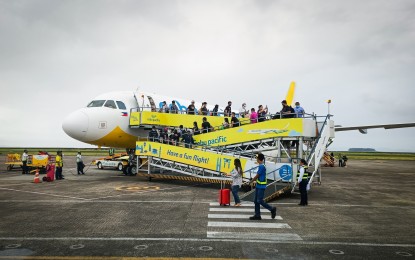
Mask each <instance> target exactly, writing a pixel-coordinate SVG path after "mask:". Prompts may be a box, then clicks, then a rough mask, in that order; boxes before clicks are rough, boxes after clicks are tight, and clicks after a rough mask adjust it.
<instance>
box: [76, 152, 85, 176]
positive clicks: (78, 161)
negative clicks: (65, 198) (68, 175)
mask: <svg viewBox="0 0 415 260" xmlns="http://www.w3.org/2000/svg"><path fill="white" fill-rule="evenodd" d="M76 170H77V172H78V175H79V174H84V162H83V160H82V155H81V152H78V154H77V155H76Z"/></svg>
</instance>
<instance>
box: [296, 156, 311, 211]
mask: <svg viewBox="0 0 415 260" xmlns="http://www.w3.org/2000/svg"><path fill="white" fill-rule="evenodd" d="M297 178H298V180H297V182H298V187H299V189H300V194H301V201H300V204H298V205H300V206H307V205H308V199H307V184H308V172H307V162H306V160H304V159H301V160H300V169H299V170H298V174H297Z"/></svg>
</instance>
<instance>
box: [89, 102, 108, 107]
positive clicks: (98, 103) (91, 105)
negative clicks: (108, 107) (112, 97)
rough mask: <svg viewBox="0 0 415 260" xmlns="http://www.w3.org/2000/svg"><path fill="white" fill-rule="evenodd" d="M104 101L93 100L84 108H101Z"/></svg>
mask: <svg viewBox="0 0 415 260" xmlns="http://www.w3.org/2000/svg"><path fill="white" fill-rule="evenodd" d="M104 103H105V100H94V101H91V103H89V104H88V105H87V106H86V107H102V105H104Z"/></svg>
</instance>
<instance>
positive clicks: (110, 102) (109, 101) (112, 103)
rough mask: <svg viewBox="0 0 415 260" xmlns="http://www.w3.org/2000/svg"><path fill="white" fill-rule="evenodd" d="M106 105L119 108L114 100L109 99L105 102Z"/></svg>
mask: <svg viewBox="0 0 415 260" xmlns="http://www.w3.org/2000/svg"><path fill="white" fill-rule="evenodd" d="M104 107H109V108H113V109H117V106H116V105H115V102H114V100H107V102H105V105H104Z"/></svg>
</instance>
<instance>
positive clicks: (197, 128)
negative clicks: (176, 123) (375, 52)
mask: <svg viewBox="0 0 415 260" xmlns="http://www.w3.org/2000/svg"><path fill="white" fill-rule="evenodd" d="M198 134H200V130H199V126H197V122H196V121H195V122H193V135H198Z"/></svg>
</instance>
